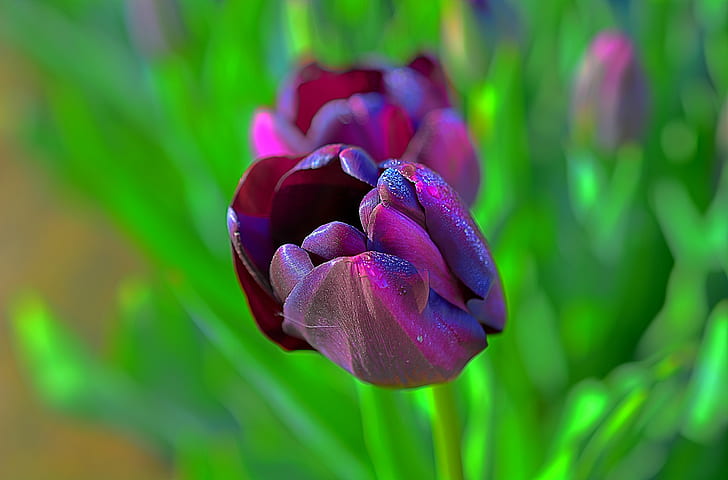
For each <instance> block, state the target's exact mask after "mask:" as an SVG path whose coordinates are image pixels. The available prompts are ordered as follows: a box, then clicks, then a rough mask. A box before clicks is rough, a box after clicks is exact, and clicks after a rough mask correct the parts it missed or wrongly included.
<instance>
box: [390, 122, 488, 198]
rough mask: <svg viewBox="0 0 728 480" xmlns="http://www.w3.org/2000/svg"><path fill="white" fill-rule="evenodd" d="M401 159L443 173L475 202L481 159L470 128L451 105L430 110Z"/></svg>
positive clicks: (465, 195) (444, 176) (458, 189)
mask: <svg viewBox="0 0 728 480" xmlns="http://www.w3.org/2000/svg"><path fill="white" fill-rule="evenodd" d="M402 160H405V161H408V162H415V163H421V164H423V165H426V166H427V167H429V168H431V169H432V170H434V171H436V172H437V173H439V174H440V176H441V177H442V178H443V179H445V181H446V182H447V183H448V184H450V185H451V186H452V187H453V188H454V189H455V190H457V192H458V193H459V194H460V197H461V198H462V199H463V201H464V202H465V204H466V205H472V204H473V202H475V197H476V195H477V194H478V187H479V186H480V163H479V161H478V155H477V153H476V152H475V147H474V146H473V142H472V141H471V139H470V135H469V134H468V129H467V127H466V125H465V123H464V122H463V121H462V119H461V118H460V116H459V115H458V114H457V113H455V111H454V110H451V109H443V110H435V111H433V112H430V113H429V114H428V115H427V116H426V117H425V118H424V120H423V121H422V124H421V125H420V128H419V129H418V130H417V133H416V134H415V136H414V138H413V139H412V141H411V142H410V144H409V148H407V152H406V153H405V154H404V156H403V157H402Z"/></svg>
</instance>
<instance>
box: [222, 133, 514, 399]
mask: <svg viewBox="0 0 728 480" xmlns="http://www.w3.org/2000/svg"><path fill="white" fill-rule="evenodd" d="M304 212H305V213H304ZM228 222H229V223H228V227H229V230H230V235H231V241H232V244H233V248H234V251H235V262H236V268H237V273H238V278H239V279H240V283H241V285H242V286H243V289H244V290H245V291H246V293H247V296H248V300H249V302H250V306H251V309H252V310H253V314H254V315H255V318H256V320H257V322H258V324H259V326H260V327H261V329H262V330H263V331H264V332H265V333H266V334H267V335H268V336H269V337H270V338H271V339H272V340H274V341H275V342H277V343H278V344H280V345H281V346H283V347H284V348H287V349H300V348H314V349H316V350H318V351H319V352H321V353H323V354H324V355H326V356H327V357H329V358H330V359H331V360H333V361H334V362H336V363H337V364H338V365H340V366H341V367H343V368H345V369H346V370H348V371H349V372H351V373H353V374H354V375H356V376H357V377H359V378H361V379H362V380H365V381H367V382H370V383H374V384H377V385H386V386H392V387H413V386H418V385H425V384H431V383H438V382H444V381H447V380H451V379H452V378H454V377H455V376H457V374H458V373H460V371H461V370H462V368H463V367H464V366H465V364H466V363H467V362H468V361H469V360H470V359H471V358H472V357H473V356H474V355H475V354H476V353H478V352H479V351H480V350H482V349H483V348H485V346H486V338H485V334H486V332H491V333H492V332H498V331H501V330H502V329H503V323H504V321H505V305H504V301H503V292H502V288H501V285H500V280H499V277H498V273H497V271H496V269H495V264H494V263H493V259H492V258H491V255H490V251H489V249H488V247H487V244H486V243H485V239H484V238H483V235H482V234H481V233H480V231H479V230H478V228H477V226H476V225H475V223H474V222H473V220H472V218H471V217H470V214H469V213H468V209H467V207H466V206H465V205H464V204H463V203H462V201H461V200H460V198H459V196H458V194H457V193H456V192H455V191H454V190H453V189H452V188H451V187H450V186H449V185H448V184H447V183H445V182H444V180H443V179H442V178H441V177H440V176H439V175H437V174H436V173H434V172H433V171H432V170H430V169H429V168H427V167H425V166H423V165H420V164H414V163H409V162H404V161H398V160H392V161H388V162H385V163H383V164H381V165H380V166H379V167H378V166H377V164H376V163H375V162H374V160H373V159H372V158H371V157H370V156H369V155H368V154H366V153H365V152H364V151H363V150H360V149H358V148H354V147H348V146H343V145H329V146H326V147H323V148H321V149H319V150H317V151H316V152H314V153H312V154H311V155H309V156H307V157H305V158H303V159H297V158H289V157H270V158H266V159H263V160H260V161H259V162H257V163H255V164H253V166H252V167H251V168H250V169H249V170H248V172H246V174H245V175H244V176H243V178H242V180H241V182H240V185H239V187H238V191H237V192H236V194H235V198H234V200H233V203H232V205H231V207H230V210H229V214H228ZM359 224H360V225H361V229H360V228H358V225H359ZM355 225H357V226H355ZM299 245H300V246H299ZM269 271H270V275H269Z"/></svg>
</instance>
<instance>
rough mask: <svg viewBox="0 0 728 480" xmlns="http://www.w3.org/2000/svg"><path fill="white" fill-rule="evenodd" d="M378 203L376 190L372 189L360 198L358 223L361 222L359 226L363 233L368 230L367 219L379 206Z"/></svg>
mask: <svg viewBox="0 0 728 480" xmlns="http://www.w3.org/2000/svg"><path fill="white" fill-rule="evenodd" d="M379 202H381V199H380V198H379V192H378V191H377V189H376V188H373V189H371V190H370V191H369V193H367V194H366V195H364V198H362V200H361V203H360V204H359V221H360V222H361V226H362V228H363V229H364V231H365V232H366V231H368V230H369V217H370V216H371V214H372V211H373V210H374V207H376V206H377V205H379Z"/></svg>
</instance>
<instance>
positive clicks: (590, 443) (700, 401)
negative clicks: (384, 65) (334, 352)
mask: <svg viewBox="0 0 728 480" xmlns="http://www.w3.org/2000/svg"><path fill="white" fill-rule="evenodd" d="M604 31H619V32H621V33H622V34H623V35H624V36H625V37H626V38H628V39H629V40H630V41H631V43H632V45H633V52H632V55H633V61H632V62H633V67H631V68H633V70H634V71H637V72H639V74H637V75H634V74H632V73H630V75H626V74H624V73H622V74H621V75H622V76H620V73H619V72H623V71H622V70H620V68H622V67H619V64H618V63H617V64H612V63H610V61H609V57H606V59H605V58H603V57H601V56H600V55H599V54H598V53H595V51H594V50H593V49H590V45H592V42H593V40H594V39H595V38H596V37H597V35H599V34H600V33H602V32H604ZM422 51H426V52H430V53H433V54H435V55H437V56H438V57H439V58H440V59H441V61H442V63H443V65H444V67H445V69H446V71H447V73H448V75H449V77H450V80H451V86H452V96H453V100H454V102H455V103H456V104H457V106H458V108H459V109H460V111H461V112H462V114H463V116H464V117H465V118H466V119H467V121H468V123H469V125H470V128H471V134H472V136H473V139H474V141H475V142H476V143H477V145H478V148H479V150H480V152H481V155H482V160H483V171H484V181H483V187H482V189H481V194H480V197H479V199H478V201H477V202H476V204H475V206H474V209H473V214H474V216H475V218H476V220H477V221H478V223H479V224H480V226H481V228H482V229H483V231H484V232H485V234H486V236H487V237H488V239H489V241H490V243H491V246H492V247H493V249H494V252H495V258H496V260H497V262H498V264H499V268H500V270H501V273H502V275H503V279H504V283H505V288H506V293H507V297H508V303H509V309H510V319H509V322H510V323H509V324H508V326H507V330H506V331H505V333H504V334H502V335H500V336H493V337H490V338H489V343H490V346H489V348H488V349H487V350H486V352H484V353H483V354H481V355H480V356H478V357H477V358H476V359H475V360H473V362H471V364H470V365H469V366H468V367H467V368H466V369H465V371H464V372H463V374H462V375H461V377H460V378H459V379H458V380H457V381H456V382H455V387H456V389H457V394H458V402H459V403H458V408H459V414H460V416H461V418H462V423H463V436H462V448H463V452H464V468H465V473H466V477H467V478H472V479H476V478H478V479H479V478H508V479H533V478H539V479H562V478H565V479H566V478H575V479H602V478H614V479H651V478H660V479H663V478H665V479H682V478H695V479H717V478H724V477H725V476H726V475H728V456H726V455H725V452H726V451H728V434H727V433H726V425H727V424H728V276H727V275H728V173H726V171H728V169H726V168H724V166H725V164H726V158H727V157H728V107H727V106H726V98H728V4H726V2H723V1H722V0H684V1H674V2H662V1H652V0H650V1H630V0H612V1H607V0H549V1H544V0H540V1H538V0H523V1H518V2H517V1H506V0H500V1H499V0H494V1H464V0H463V1H460V0H452V1H447V0H440V1H433V2H421V1H415V0H401V1H393V0H389V1H385V0H370V1H354V0H338V1H334V0H311V1H304V0H282V1H263V0H246V1H232V0H225V1H213V0H111V1H106V2H96V1H91V0H54V1H43V0H0V199H2V202H0V219H2V225H3V227H2V231H0V261H1V262H2V263H0V265H1V266H2V268H1V269H0V307H1V308H0V319H2V322H0V429H2V431H3V432H5V435H4V436H3V438H2V439H1V440H0V478H12V479H15V478H17V479H65V478H68V479H71V478H73V479H87V478H88V479H96V478H108V479H115V478H118V479H126V478H138V479H171V478H175V479H176V478H179V479H228V478H230V479H233V478H234V479H239V478H252V479H258V478H301V479H308V478H310V479H320V478H346V479H356V478H361V479H367V478H424V479H426V478H433V477H434V473H433V472H434V467H433V453H432V448H433V447H432V442H431V440H430V438H431V427H430V417H431V414H432V411H431V410H432V409H431V405H430V403H429V397H428V396H427V395H426V392H425V391H424V390H423V389H418V390H409V391H383V390H379V389H375V388H372V387H369V386H367V385H363V384H361V383H359V382H357V381H355V380H354V379H353V378H351V377H350V376H349V375H348V374H346V373H345V372H342V371H340V370H339V369H338V368H337V367H335V366H333V365H332V364H331V363H330V362H328V361H327V360H326V359H325V358H323V357H321V356H318V355H316V354H314V353H310V352H298V353H293V354H287V353H283V352H282V351H280V350H279V349H278V348H277V347H276V346H274V345H272V344H270V342H268V341H267V340H266V339H265V338H264V337H263V336H262V335H261V334H260V333H259V332H258V331H257V329H256V327H255V324H254V322H253V320H252V318H250V314H249V312H248V310H247V305H246V303H245V300H244V297H243V295H242V293H241V292H240V291H239V289H238V287H237V282H236V279H235V277H234V274H233V271H232V268H231V261H230V253H229V245H228V240H227V232H226V229H225V224H224V221H223V218H224V212H225V209H226V206H227V203H228V201H229V199H230V198H231V196H232V193H233V191H234V188H235V186H236V184H237V182H238V179H239V177H240V175H241V174H242V172H243V171H244V170H245V168H246V167H247V166H248V165H249V164H250V162H251V161H252V158H251V154H250V149H249V146H248V131H247V130H248V125H249V121H250V118H251V114H252V112H253V110H254V109H255V108H256V107H258V106H272V105H273V104H274V102H275V95H276V91H277V89H278V87H279V84H280V82H281V79H282V78H284V77H285V75H286V74H287V73H288V72H289V71H290V70H291V69H292V68H294V67H295V65H297V64H298V63H299V62H300V61H302V59H312V58H313V59H317V60H319V61H321V62H323V63H324V64H326V65H329V66H331V67H332V68H333V67H340V68H345V67H346V66H347V65H351V64H352V63H354V62H357V61H362V60H367V61H374V60H373V59H375V60H376V61H380V62H389V63H391V64H393V65H394V64H399V63H406V62H408V61H409V60H410V59H411V58H412V57H413V56H414V55H416V54H417V53H418V52H422ZM615 65H616V66H615ZM615 69H616V72H617V73H614V75H617V77H616V78H618V79H619V81H618V82H616V85H617V88H616V89H612V90H608V89H607V87H605V83H604V82H603V81H602V80H600V79H603V78H605V77H608V76H609V72H610V71H613V70H615ZM633 70H629V72H632V71H633ZM610 78H615V77H610ZM635 78H637V80H635ZM630 82H632V83H630ZM634 82H638V85H637V86H636V87H635V85H634ZM640 82H641V83H640ZM582 84H586V85H588V87H589V88H578V87H577V85H582ZM632 87H634V88H632ZM637 87H639V88H637ZM634 92H637V93H636V94H635V93H634ZM628 93H629V95H628ZM630 95H632V96H630ZM634 95H636V96H634ZM620 109H621V110H620ZM624 109H626V110H627V111H630V112H634V115H627V116H625V115H624V114H620V113H619V112H622V111H623V110H624ZM584 112H586V113H584ZM614 112H617V113H614ZM637 113H640V115H639V117H640V118H641V120H640V122H639V125H631V123H630V129H631V130H630V131H629V134H628V135H627V134H625V135H623V136H620V135H617V136H616V137H615V136H614V135H610V134H609V132H612V131H622V130H623V127H624V125H625V124H626V123H629V122H631V119H632V118H634V116H636V115H637ZM605 138H607V139H608V140H606V141H605V140H604V139H605Z"/></svg>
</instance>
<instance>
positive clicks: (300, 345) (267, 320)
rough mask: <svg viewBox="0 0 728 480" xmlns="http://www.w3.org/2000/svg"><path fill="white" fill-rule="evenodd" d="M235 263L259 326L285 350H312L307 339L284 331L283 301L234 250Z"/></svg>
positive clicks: (239, 278) (239, 279)
mask: <svg viewBox="0 0 728 480" xmlns="http://www.w3.org/2000/svg"><path fill="white" fill-rule="evenodd" d="M233 263H234V264H235V272H236V273H237V276H238V281H239V282H240V286H241V287H243V291H244V292H245V297H246V298H247V300H248V306H249V307H250V311H251V313H252V314H253V318H254V319H255V323H256V324H257V325H258V328H260V330H261V331H262V332H263V333H264V334H265V335H266V336H267V337H268V338H270V339H271V340H272V341H273V342H275V343H277V344H278V345H280V346H281V347H283V348H284V349H285V350H311V348H312V347H311V346H310V345H309V344H308V343H307V342H306V341H305V340H302V339H300V338H297V337H294V336H291V335H289V334H287V333H284V332H283V325H282V321H281V320H282V315H283V308H282V305H281V303H280V302H278V300H277V299H276V298H274V297H273V295H272V294H271V292H270V291H269V290H268V289H266V288H263V287H262V286H261V284H260V283H258V282H257V281H256V280H255V279H254V278H253V276H252V275H251V274H250V270H249V269H248V268H247V267H246V266H245V265H243V262H242V261H241V260H240V256H239V255H238V253H237V252H235V251H233Z"/></svg>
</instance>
